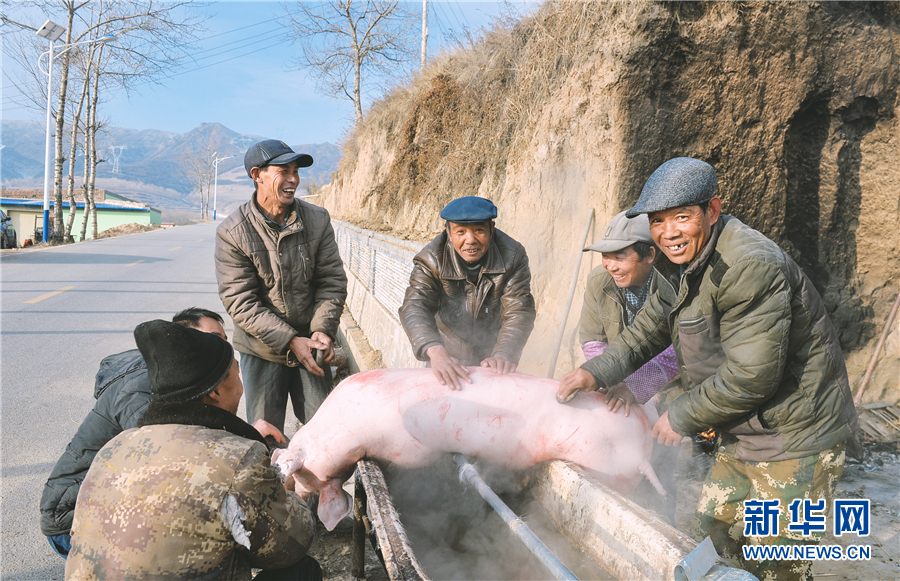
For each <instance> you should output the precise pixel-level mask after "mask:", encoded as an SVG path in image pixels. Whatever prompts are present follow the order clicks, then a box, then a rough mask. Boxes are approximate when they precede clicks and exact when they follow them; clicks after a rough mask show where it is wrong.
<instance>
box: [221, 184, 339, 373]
mask: <svg viewBox="0 0 900 581" xmlns="http://www.w3.org/2000/svg"><path fill="white" fill-rule="evenodd" d="M215 260H216V279H217V280H218V283H219V297H220V298H221V299H222V303H223V304H224V305H225V310H226V311H228V314H229V315H230V316H231V318H232V319H233V320H234V327H235V328H234V348H235V349H237V350H238V351H240V352H241V353H249V354H251V355H255V356H257V357H260V358H262V359H265V360H266V361H273V362H275V363H282V364H285V365H290V366H292V367H296V366H298V365H299V364H300V362H299V361H298V360H297V358H296V357H295V356H294V354H293V352H291V351H290V350H289V349H288V344H289V343H290V342H291V339H293V338H294V337H296V336H300V337H309V336H310V335H311V334H312V333H315V332H316V331H320V332H322V333H325V334H326V335H328V336H329V337H331V338H332V339H334V338H335V337H336V335H337V328H338V324H339V323H340V319H341V313H342V312H343V310H344V301H345V299H346V298H347V275H346V274H344V264H343V263H342V262H341V257H340V254H338V247H337V242H336V241H335V237H334V230H333V229H332V227H331V218H330V217H329V215H328V211H327V210H326V209H325V208H320V207H319V206H314V205H312V204H308V203H306V202H303V201H301V200H294V206H293V209H292V210H291V212H289V213H288V218H287V226H286V227H285V228H284V229H283V230H281V231H278V230H277V229H275V228H273V227H272V226H270V225H269V224H268V223H267V222H266V218H265V216H263V214H262V213H261V212H260V210H259V208H258V207H257V206H256V194H253V197H252V198H251V199H250V201H249V202H247V203H246V204H244V205H242V206H241V207H240V208H238V209H237V211H236V212H234V213H233V214H231V215H230V216H229V217H228V218H227V219H226V220H225V221H224V222H222V223H221V224H220V225H219V227H218V228H217V229H216V253H215Z"/></svg>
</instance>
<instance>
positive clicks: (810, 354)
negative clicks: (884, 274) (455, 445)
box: [557, 158, 857, 581]
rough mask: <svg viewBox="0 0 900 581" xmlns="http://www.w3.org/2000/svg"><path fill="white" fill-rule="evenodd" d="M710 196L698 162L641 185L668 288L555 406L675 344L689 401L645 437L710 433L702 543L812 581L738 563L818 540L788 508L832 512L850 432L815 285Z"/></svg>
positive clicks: (849, 404)
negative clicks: (763, 549)
mask: <svg viewBox="0 0 900 581" xmlns="http://www.w3.org/2000/svg"><path fill="white" fill-rule="evenodd" d="M715 188H716V174H715V171H714V170H713V168H712V166H710V165H709V164H707V163H705V162H703V161H700V160H697V159H693V158H675V159H672V160H669V161H667V162H666V163H664V164H663V165H662V166H660V167H659V168H658V169H657V170H656V171H655V172H654V173H653V175H651V176H650V178H649V179H648V180H647V183H646V185H645V186H644V189H643V191H642V192H641V196H640V198H639V199H638V202H637V204H636V205H635V206H634V207H633V208H631V209H630V210H628V212H627V215H628V216H637V215H639V214H648V217H649V220H650V233H651V235H652V237H653V240H654V242H655V243H656V245H657V246H658V247H659V248H660V249H661V250H662V253H661V255H660V257H659V258H658V259H657V261H656V264H655V266H656V268H657V270H658V271H659V272H660V273H661V274H662V275H664V276H666V277H667V278H668V279H669V280H670V281H671V282H672V283H673V285H674V288H675V289H676V291H675V292H670V291H669V290H668V289H667V288H665V287H661V288H660V289H659V290H658V291H657V292H656V293H654V294H653V295H651V296H650V298H649V299H648V302H647V305H646V306H645V308H644V309H643V310H642V311H641V312H640V313H639V314H638V315H637V317H636V318H635V321H634V324H633V325H631V326H629V327H628V328H627V329H625V330H624V331H623V332H622V334H621V335H619V336H618V337H617V338H616V339H615V340H614V341H612V343H610V345H609V347H608V348H607V349H606V351H605V352H604V353H603V354H602V355H600V356H599V357H596V358H594V359H591V360H590V361H588V362H586V363H585V364H584V365H582V367H581V368H579V369H575V370H574V371H572V372H570V373H569V374H567V375H566V376H565V377H564V378H563V380H562V382H561V383H560V387H559V394H558V396H557V397H558V399H559V400H560V401H562V402H565V401H569V400H570V399H571V398H573V397H574V396H575V395H576V394H577V392H578V391H581V390H595V389H598V388H602V387H610V386H613V385H615V384H617V383H618V382H620V381H621V380H622V379H623V378H625V377H627V376H628V375H629V374H631V373H632V372H633V371H634V370H636V369H637V368H639V367H640V366H641V365H643V364H644V363H646V362H647V361H649V360H650V359H651V358H653V357H655V356H656V355H657V354H658V353H660V352H661V351H663V350H664V349H665V348H666V347H668V346H669V344H670V343H671V344H672V345H674V347H675V352H676V354H677V355H678V360H679V362H680V372H681V373H680V376H681V383H682V386H683V387H684V391H685V393H684V394H682V395H680V396H679V397H677V398H676V399H675V400H674V401H673V402H672V403H671V405H670V406H669V409H668V411H667V412H666V413H665V414H663V415H662V417H660V419H659V421H658V422H657V423H656V425H655V426H654V427H653V435H654V437H658V439H659V441H660V442H662V443H667V444H669V445H678V444H679V443H680V442H681V440H682V438H683V437H685V436H692V435H694V434H696V433H698V432H701V431H703V430H706V429H707V428H710V427H713V428H716V431H717V433H718V434H719V441H718V442H717V446H718V452H717V454H716V459H715V464H714V465H713V467H712V469H711V470H710V472H709V475H708V476H707V478H706V481H705V482H704V486H703V491H702V493H701V496H700V502H699V504H698V507H697V518H698V530H697V531H696V533H697V535H698V537H701V538H702V536H706V535H709V536H710V537H711V538H712V540H713V543H714V544H715V546H716V549H717V550H718V551H719V553H720V554H722V555H723V556H725V557H726V558H728V559H731V560H732V561H734V562H735V563H740V564H742V565H743V566H744V567H745V568H747V569H748V570H749V571H750V572H752V573H754V574H755V575H756V576H757V577H758V578H760V579H762V580H771V579H777V580H778V581H782V580H785V579H811V578H812V567H811V562H810V561H800V560H784V561H778V560H770V561H751V560H745V559H744V556H743V549H742V546H745V545H748V544H780V545H790V544H801V543H802V544H809V543H816V542H818V541H819V540H820V538H821V535H822V533H819V532H810V531H809V530H807V532H806V533H804V532H802V530H796V529H797V527H793V528H791V529H789V528H788V525H789V524H790V523H791V520H790V514H791V506H792V505H793V506H794V508H795V509H796V508H797V507H798V506H799V509H800V510H799V514H803V513H804V511H805V509H804V508H803V505H802V504H799V503H802V502H803V500H804V499H808V500H810V501H811V502H812V505H811V506H814V507H821V510H820V509H818V508H817V509H816V511H814V512H815V514H817V515H827V514H828V513H829V512H830V509H831V505H832V495H833V494H834V487H835V484H836V483H837V480H838V478H839V477H840V475H841V472H842V471H843V466H844V447H845V443H848V444H852V443H853V437H854V436H853V434H854V432H855V430H856V424H857V418H856V410H855V408H854V406H853V400H852V398H851V395H850V387H849V383H848V381H847V371H846V368H845V367H844V360H843V355H842V353H841V349H840V346H839V345H838V341H837V336H836V334H835V331H834V328H833V327H832V324H831V321H830V320H829V318H828V315H827V313H826V312H825V308H824V306H823V304H822V300H821V298H820V297H819V295H818V293H817V292H816V290H815V288H813V285H812V283H811V282H810V280H809V279H808V278H807V277H806V275H804V274H803V272H801V270H800V268H799V267H798V266H797V264H796V263H795V262H794V261H793V260H791V258H790V257H789V256H788V255H787V254H786V253H785V252H784V251H783V250H782V249H781V248H779V247H778V246H777V245H776V244H775V243H774V242H772V241H771V240H769V239H768V238H766V237H765V236H763V235H762V234H760V233H759V232H757V231H756V230H753V229H752V228H749V227H748V226H745V225H744V224H742V223H741V222H740V221H738V220H737V219H736V218H733V217H731V216H726V215H724V214H722V213H721V209H722V202H721V200H720V199H719V197H718V196H717V195H716V191H715ZM763 502H768V504H767V505H763ZM795 503H798V504H795ZM765 507H768V509H770V510H774V511H776V512H775V513H774V514H777V517H776V518H777V522H776V523H775V525H777V526H771V527H770V529H769V530H764V529H763V528H761V527H760V526H758V525H759V521H758V520H755V518H749V517H750V516H751V515H755V514H757V513H761V512H762V510H764V508H765ZM745 515H746V516H745ZM768 523H769V521H768V520H766V521H765V523H764V524H766V525H767V526H768ZM800 528H801V529H802V527H800Z"/></svg>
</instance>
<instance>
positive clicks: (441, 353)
mask: <svg viewBox="0 0 900 581" xmlns="http://www.w3.org/2000/svg"><path fill="white" fill-rule="evenodd" d="M425 354H426V355H427V356H428V359H429V360H430V361H431V372H432V373H434V376H435V377H436V378H437V380H438V381H439V382H440V384H441V385H446V386H448V387H449V388H450V389H456V390H460V389H462V388H463V385H462V382H463V381H466V382H467V383H472V378H470V377H469V370H468V369H466V368H465V367H464V366H462V365H460V363H459V360H458V359H457V358H456V357H450V354H449V353H447V350H446V349H444V346H443V345H432V346H431V347H429V348H428V349H427V350H426V351H425Z"/></svg>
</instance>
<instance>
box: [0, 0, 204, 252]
mask: <svg viewBox="0 0 900 581" xmlns="http://www.w3.org/2000/svg"><path fill="white" fill-rule="evenodd" d="M192 5H193V2H191V1H190V0H176V1H170V2H159V1H155V0H145V1H143V2H115V1H109V2H104V1H103V0H92V1H90V2H89V1H87V0H32V1H23V2H22V3H21V6H23V7H30V8H38V9H40V12H42V13H45V14H60V13H61V14H62V15H63V16H64V21H65V26H66V34H65V37H64V41H63V42H64V43H65V44H73V43H81V42H84V41H87V40H89V39H92V38H97V37H99V36H102V35H103V34H109V33H114V34H116V36H117V42H116V49H115V50H114V51H111V50H110V51H106V59H105V60H104V61H103V62H102V63H100V61H99V59H98V63H97V65H96V68H94V72H95V73H97V74H102V75H104V76H105V77H106V78H105V79H104V81H103V82H102V83H101V82H98V83H95V87H96V89H95V92H94V94H93V96H92V97H93V99H94V101H95V102H99V100H98V94H97V93H98V92H100V91H101V90H107V89H109V88H111V86H112V85H117V86H118V87H120V88H124V89H125V90H126V91H128V90H130V89H131V88H133V86H134V84H135V83H136V82H137V81H141V80H147V79H150V80H152V79H156V78H159V77H161V76H163V75H165V74H168V73H169V72H170V71H171V70H172V68H173V67H175V66H176V65H177V64H178V62H179V61H180V60H181V59H183V58H185V57H186V56H187V55H188V53H187V51H186V50H185V48H186V47H188V46H189V44H190V43H191V42H192V41H193V40H195V39H196V38H197V35H198V34H199V33H201V32H202V30H203V29H202V27H201V24H202V20H201V19H200V18H199V17H198V16H196V15H195V14H193V13H192V12H191V11H190V10H189V8H190V7H191V6H192ZM3 21H4V23H7V22H12V23H13V24H15V25H16V26H18V27H20V28H23V29H31V30H35V29H36V27H34V26H31V25H28V24H22V23H19V22H14V21H11V20H10V19H9V18H7V17H5V16H4V19H3ZM5 40H6V39H4V41H5ZM17 44H18V47H17V49H18V50H17V51H16V52H15V53H14V56H13V58H15V59H16V60H17V61H18V63H19V65H20V66H21V67H22V69H23V70H25V71H26V73H25V77H23V78H21V79H14V82H15V83H16V86H17V87H18V88H19V90H20V91H21V93H22V94H23V96H24V97H23V98H24V99H25V103H21V104H27V103H29V102H30V103H31V104H32V106H34V107H36V108H43V107H44V106H45V104H46V103H47V93H46V90H47V88H46V84H47V83H46V74H45V73H44V72H43V71H41V70H40V69H39V67H38V66H37V62H38V59H37V58H36V55H37V54H40V51H42V50H43V48H42V47H41V45H40V44H39V43H36V42H35V40H34V36H33V35H31V36H30V38H29V37H28V35H24V36H22V35H20V38H19V39H18V40H17ZM90 46H93V45H90ZM82 49H87V47H86V46H85V45H81V46H77V47H73V48H71V49H69V50H68V51H66V52H64V53H62V54H61V58H60V61H61V63H60V65H61V66H60V71H59V74H58V75H57V74H56V73H57V71H55V70H54V78H56V79H57V83H58V87H57V89H56V90H57V91H58V92H59V93H58V98H57V107H56V111H55V113H54V114H55V117H56V134H55V136H56V137H55V146H56V156H55V166H54V180H53V183H54V206H55V209H54V222H55V224H56V225H57V232H56V240H60V239H62V237H63V231H62V227H61V226H62V224H63V219H62V182H63V165H64V164H65V161H66V158H65V155H64V153H63V135H64V133H65V129H66V104H67V100H68V98H69V96H68V94H67V92H68V82H69V74H70V64H71V63H72V62H73V60H74V57H75V56H76V55H78V54H79V53H80V52H82ZM87 50H89V49H87ZM101 53H102V51H101ZM89 73H90V69H88V70H86V71H85V74H89ZM95 118H96V112H95ZM77 125H78V120H77V119H75V120H74V122H73V123H72V124H71V126H72V127H77ZM73 161H74V160H73ZM95 161H96V156H95ZM86 179H87V177H86ZM86 210H87V208H86Z"/></svg>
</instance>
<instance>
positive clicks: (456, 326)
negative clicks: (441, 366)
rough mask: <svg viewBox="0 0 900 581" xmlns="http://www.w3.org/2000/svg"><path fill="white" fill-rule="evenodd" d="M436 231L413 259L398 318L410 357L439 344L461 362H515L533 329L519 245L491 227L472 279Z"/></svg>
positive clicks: (523, 257)
mask: <svg viewBox="0 0 900 581" xmlns="http://www.w3.org/2000/svg"><path fill="white" fill-rule="evenodd" d="M463 262H464V261H463V260H462V258H461V257H460V256H459V255H458V254H457V253H456V251H455V250H454V249H453V245H452V244H451V243H450V240H449V237H448V236H447V232H446V231H444V232H441V234H439V235H438V236H437V237H436V238H435V239H434V240H432V241H431V242H430V243H428V245H427V246H426V247H425V248H423V249H422V251H421V252H419V254H417V255H416V257H415V259H414V260H413V270H412V274H411V275H410V277H409V288H407V289H406V297H405V298H404V299H403V305H402V306H401V307H400V321H401V322H402V323H403V328H404V330H406V334H407V335H408V336H409V341H410V343H412V347H413V351H414V352H415V355H416V357H417V358H418V359H419V360H421V361H425V360H426V359H427V356H426V355H425V351H426V350H427V349H428V348H429V347H432V346H434V345H438V344H442V345H443V346H444V348H445V349H447V352H448V353H449V354H450V355H451V356H453V357H456V358H457V359H459V360H460V362H462V363H463V364H464V365H478V364H480V363H481V362H482V361H483V360H484V359H485V358H487V357H491V356H493V355H497V354H498V353H502V354H503V355H504V356H505V357H506V358H507V359H509V360H510V361H512V362H514V363H518V362H519V357H521V356H522V349H523V348H524V347H525V342H526V341H527V340H528V336H529V335H531V330H532V329H533V328H534V317H535V310H534V297H533V296H531V271H530V270H529V269H528V256H526V254H525V248H524V247H523V246H522V245H521V244H519V243H518V242H516V241H515V240H513V239H512V238H510V237H509V236H507V235H506V234H504V233H503V232H501V231H500V230H497V229H494V236H493V240H492V241H491V245H490V247H489V248H488V251H487V254H486V255H485V258H484V262H483V263H482V267H481V271H480V272H479V274H478V283H477V284H472V283H471V282H469V281H468V280H467V279H466V268H465V266H464V264H463Z"/></svg>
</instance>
